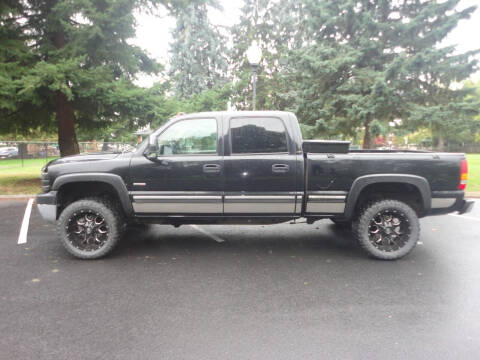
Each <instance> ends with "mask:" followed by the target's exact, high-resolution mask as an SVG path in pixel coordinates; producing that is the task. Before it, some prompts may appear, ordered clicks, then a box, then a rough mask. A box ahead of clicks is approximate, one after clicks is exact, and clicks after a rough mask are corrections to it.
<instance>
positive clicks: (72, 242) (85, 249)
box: [57, 198, 124, 259]
mask: <svg viewBox="0 0 480 360" xmlns="http://www.w3.org/2000/svg"><path fill="white" fill-rule="evenodd" d="M123 228H124V226H123V222H122V215H121V213H119V211H118V210H116V209H115V207H114V206H113V205H112V204H111V203H110V202H109V201H106V200H104V199H97V198H95V199H84V200H78V201H75V202H73V203H71V204H70V205H68V206H67V207H66V208H65V209H64V210H63V211H62V213H61V215H60V217H59V218H58V221H57V237H58V239H59V240H60V241H61V242H62V244H63V246H64V247H65V249H66V250H67V251H68V252H69V253H70V254H72V255H73V256H75V257H77V258H81V259H98V258H100V257H102V256H105V255H107V254H108V253H110V252H111V251H112V250H113V249H114V248H115V246H116V245H117V242H118V240H119V238H120V237H121V235H122V232H123Z"/></svg>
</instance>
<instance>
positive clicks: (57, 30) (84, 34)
mask: <svg viewBox="0 0 480 360" xmlns="http://www.w3.org/2000/svg"><path fill="white" fill-rule="evenodd" d="M161 3H162V2H161V1H152V2H147V1H138V0H137V1H135V0H117V1H104V0H81V1H72V0H45V1H36V0H25V1H12V0H9V1H8V2H7V3H3V4H2V5H1V7H0V23H1V25H2V26H1V30H0V37H1V41H0V60H1V61H0V85H1V88H2V90H1V91H0V116H1V119H2V121H1V125H0V131H4V132H5V131H11V129H12V128H13V127H18V128H19V129H21V130H26V129H29V128H36V127H39V126H40V127H44V128H46V127H50V128H51V127H52V126H53V124H55V122H56V127H58V142H59V147H60V152H61V154H62V156H65V155H71V154H76V153H78V152H79V149H78V144H77V139H76V128H77V127H88V128H95V127H96V128H101V127H107V126H109V125H111V123H112V122H116V121H124V122H128V124H130V125H135V124H138V125H141V124H142V123H144V122H146V121H149V120H151V118H152V116H154V114H155V112H156V111H158V109H157V108H156V106H157V105H158V104H159V102H158V99H155V97H154V96H153V92H155V90H152V91H146V90H144V89H140V88H138V87H136V86H135V85H134V84H133V80H134V77H135V74H136V73H137V72H139V71H142V72H145V73H154V72H157V71H159V70H160V66H159V65H158V64H157V63H156V62H155V61H153V60H151V59H150V58H149V57H148V56H147V55H146V53H145V52H143V51H142V50H141V49H140V48H138V47H136V46H134V45H131V44H129V43H128V42H127V39H129V38H132V37H133V36H134V34H135V28H134V25H135V19H134V16H133V13H132V12H133V10H134V9H136V8H138V7H141V6H147V4H149V6H156V5H157V4H161ZM181 3H182V0H174V1H165V2H164V3H163V4H164V5H166V6H167V7H169V8H171V9H174V8H177V7H178V6H180V5H179V4H181ZM157 95H158V94H157Z"/></svg>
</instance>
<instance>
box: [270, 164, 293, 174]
mask: <svg viewBox="0 0 480 360" xmlns="http://www.w3.org/2000/svg"><path fill="white" fill-rule="evenodd" d="M289 170H290V166H288V165H287V164H273V165H272V172H274V173H277V174H285V173H287V172H288V171H289Z"/></svg>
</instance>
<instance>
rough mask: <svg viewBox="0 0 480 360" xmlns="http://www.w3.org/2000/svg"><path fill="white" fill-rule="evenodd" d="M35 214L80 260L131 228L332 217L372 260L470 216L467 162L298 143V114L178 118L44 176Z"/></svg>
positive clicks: (457, 157)
mask: <svg viewBox="0 0 480 360" xmlns="http://www.w3.org/2000/svg"><path fill="white" fill-rule="evenodd" d="M41 176H42V188H43V193H42V194H39V195H38V196H37V201H36V202H37V204H38V210H39V211H40V213H41V215H42V216H43V218H44V219H45V220H48V221H52V222H56V223H57V236H58V238H59V240H60V241H61V242H62V243H63V245H64V246H65V248H66V249H67V250H68V251H69V252H70V253H71V254H73V255H74V256H76V257H79V258H84V259H93V258H98V257H101V256H104V255H106V254H107V253H109V252H110V251H111V250H112V249H113V248H114V247H115V245H116V244H117V242H118V240H119V239H120V238H121V235H122V231H123V229H124V228H125V226H126V225H125V224H129V223H135V222H137V223H138V222H141V223H160V224H171V225H174V226H180V225H182V224H238V225H240V224H275V223H281V222H287V221H291V220H293V219H298V218H306V222H307V223H309V224H311V223H313V222H315V221H317V220H320V219H327V218H328V219H331V220H332V221H333V222H334V223H335V224H336V225H338V226H343V227H350V228H351V229H352V232H353V235H354V236H355V237H356V238H357V240H358V242H359V244H360V245H361V247H362V248H363V249H364V250H365V251H366V252H367V253H368V254H369V255H370V256H372V257H375V258H379V259H389V260H391V259H397V258H400V257H402V256H404V255H406V254H407V253H408V252H409V251H410V250H412V249H413V248H414V247H415V244H416V243H417V240H418V238H419V234H420V226H419V221H418V219H419V218H420V217H424V216H428V215H438V214H446V213H450V212H455V211H457V212H459V213H465V212H468V211H470V210H471V208H472V206H473V202H471V201H467V200H465V199H464V189H465V186H466V182H467V161H466V159H465V155H464V154H453V153H434V152H427V151H407V150H405V151H403V150H400V151H389V150H386V151H378V150H355V151H352V150H349V143H348V142H342V141H302V136H301V132H300V127H299V124H298V122H297V119H296V117H295V115H294V114H292V113H289V112H280V111H255V112H205V113H197V114H188V115H182V116H178V117H175V118H173V119H171V120H170V121H168V122H167V123H166V124H165V125H163V126H162V127H161V128H160V129H158V130H157V131H155V132H154V133H153V134H151V135H150V136H149V137H148V138H147V139H146V140H145V141H144V142H143V143H142V144H140V145H139V146H138V148H137V149H136V150H135V151H133V152H130V153H126V152H124V153H101V154H84V155H76V156H69V157H64V158H60V159H57V160H53V161H51V162H50V163H48V164H47V165H46V166H45V167H44V168H43V169H42V175H41Z"/></svg>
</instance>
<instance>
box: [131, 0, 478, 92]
mask: <svg viewBox="0 0 480 360" xmlns="http://www.w3.org/2000/svg"><path fill="white" fill-rule="evenodd" d="M220 4H221V5H222V7H223V11H219V10H212V11H210V12H209V18H210V21H211V22H212V23H213V24H214V25H220V26H231V25H233V24H236V23H237V22H238V21H239V19H240V8H241V6H242V4H243V2H242V1H239V0H220ZM472 5H477V6H478V7H479V8H480V0H462V1H460V4H459V6H458V9H459V10H461V9H464V8H466V7H468V6H472ZM136 19H137V32H136V37H135V38H134V39H132V43H134V44H135V45H137V46H140V47H141V48H142V49H144V50H146V51H147V52H148V53H149V54H150V55H151V56H152V57H153V58H155V59H156V60H157V61H159V62H160V63H162V64H167V63H168V59H169V49H170V43H171V42H172V40H173V36H172V34H171V31H172V30H174V29H175V19H174V18H173V17H170V16H167V15H166V11H164V10H160V11H159V13H157V14H148V13H144V12H142V13H137V14H136ZM441 45H456V46H457V51H459V52H465V51H469V50H475V49H478V48H480V9H477V10H476V11H475V12H474V13H473V15H472V16H471V18H470V19H468V20H462V21H460V22H459V24H458V26H457V27H456V28H455V29H454V30H453V31H452V32H451V33H450V34H449V36H448V37H447V38H446V39H445V40H444V42H443V43H442V44H441ZM472 78H473V79H474V80H480V72H477V73H476V74H474V75H473V76H472ZM157 80H159V78H157V77H154V76H145V75H141V76H139V77H138V81H137V84H138V85H140V86H151V85H152V84H153V83H154V82H155V81H157Z"/></svg>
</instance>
